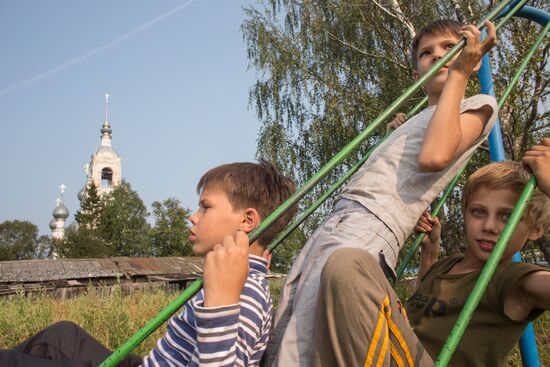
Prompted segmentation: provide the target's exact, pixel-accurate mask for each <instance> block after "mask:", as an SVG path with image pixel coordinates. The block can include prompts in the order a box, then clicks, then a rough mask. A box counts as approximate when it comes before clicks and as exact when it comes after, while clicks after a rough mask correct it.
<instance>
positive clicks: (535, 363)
mask: <svg viewBox="0 0 550 367" xmlns="http://www.w3.org/2000/svg"><path fill="white" fill-rule="evenodd" d="M513 5H514V4H510V5H509V6H508V7H506V8H505V9H504V10H503V11H502V12H501V13H500V14H499V16H498V17H501V16H503V15H505V14H506V13H507V12H508V11H509V10H510V9H511V8H512V7H513ZM515 16H519V17H522V18H526V19H529V20H532V21H534V22H536V23H538V24H540V25H542V26H545V25H546V24H547V23H548V22H549V21H550V15H549V14H548V13H546V12H544V11H541V10H539V9H536V8H533V7H530V6H524V7H523V8H522V9H521V10H519V11H518V12H517V13H516V14H515ZM498 17H497V18H498ZM485 33H486V32H485V30H483V34H484V36H485ZM482 60H483V61H482V65H481V67H480V70H479V81H480V84H481V93H484V94H489V95H492V96H495V91H494V88H493V78H492V73H491V68H490V64H489V56H488V54H485V55H484V56H483V59H482ZM489 152H490V157H491V161H502V160H504V159H505V156H504V147H503V144H502V133H501V130H500V121H499V120H498V119H497V121H496V123H495V126H494V127H493V130H491V133H490V134H489ZM513 260H514V261H516V262H520V261H521V255H520V253H516V254H514V256H513ZM519 345H520V350H521V359H522V362H523V365H524V366H526V367H540V365H541V364H540V358H539V354H538V350H537V343H536V340H535V332H534V330H533V324H532V323H529V325H528V326H527V328H526V329H525V331H524V333H523V336H522V337H521V339H520V341H519Z"/></svg>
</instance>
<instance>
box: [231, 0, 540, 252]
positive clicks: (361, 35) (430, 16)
mask: <svg viewBox="0 0 550 367" xmlns="http://www.w3.org/2000/svg"><path fill="white" fill-rule="evenodd" d="M530 5H532V6H535V7H538V8H542V9H543V10H546V11H548V10H549V9H550V5H549V3H548V2H545V1H541V0H535V1H533V2H532V3H530ZM492 6H494V2H493V1H491V2H490V4H487V2H484V1H481V0H474V1H471V0H469V1H465V0H452V1H443V0H426V1H422V2H411V1H403V0H387V1H383V2H382V1H378V0H350V1H345V2H343V1H327V0H322V1H310V0H305V1H300V2H295V1H288V0H265V1H264V3H263V6H261V5H260V6H258V7H249V8H247V9H245V12H246V15H247V19H246V20H245V21H244V23H243V25H242V31H243V37H244V40H245V42H246V43H247V46H248V49H247V50H248V58H249V60H250V66H251V67H252V68H253V69H255V70H256V71H257V73H258V77H257V81H256V83H255V84H254V85H253V86H252V88H251V90H250V104H251V105H252V106H253V107H255V109H256V112H257V116H258V118H259V120H260V121H261V129H260V134H259V139H258V150H257V155H258V156H262V157H265V158H267V159H269V160H272V161H274V162H275V163H276V164H277V165H278V167H279V168H280V169H282V170H283V171H284V172H285V173H287V174H289V175H291V176H293V177H295V178H296V180H297V183H298V184H299V185H301V184H303V183H304V182H305V181H306V180H307V179H309V178H310V177H311V176H312V175H313V174H315V173H316V172H317V171H318V170H319V168H320V167H322V166H323V165H324V164H325V163H326V162H327V161H328V160H329V159H331V158H332V157H333V156H334V155H335V154H336V153H337V152H338V151H339V150H340V149H341V148H342V147H343V146H344V145H345V144H347V143H348V142H349V141H351V140H352V139H353V138H354V137H355V136H356V135H357V134H358V133H359V132H360V131H362V130H363V129H364V128H365V127H366V126H367V124H368V122H369V121H372V120H373V119H374V118H375V117H376V116H377V115H378V114H379V113H380V112H382V111H383V110H384V109H385V107H387V106H388V105H389V104H390V103H391V102H392V101H393V100H394V99H395V98H396V97H397V96H399V95H400V94H401V93H402V91H403V90H405V88H406V87H408V86H409V85H410V84H412V79H411V75H412V72H413V65H412V63H411V60H410V57H409V51H410V50H409V45H410V43H411V39H412V37H413V36H414V35H415V34H416V31H417V29H419V28H420V27H422V26H423V25H424V24H426V23H427V22H429V21H431V20H435V19H438V18H455V19H456V18H458V19H459V20H463V21H466V22H469V23H472V22H478V21H479V19H481V18H482V16H483V15H485V14H486V13H487V12H488V10H489V8H490V7H492ZM540 31H541V28H540V26H538V25H535V24H533V23H531V22H529V21H527V20H523V19H513V20H512V21H511V22H510V23H509V25H507V26H506V27H505V29H504V30H503V31H502V32H500V34H499V44H498V45H497V47H496V50H495V51H494V52H493V54H492V56H493V68H494V72H495V90H496V92H497V95H499V93H502V91H503V90H504V88H505V87H506V86H507V85H508V84H509V83H510V79H511V77H512V75H513V70H514V69H515V68H517V65H518V64H519V62H520V61H519V60H521V58H522V57H523V56H524V55H525V54H526V53H527V51H528V50H529V48H530V47H531V45H532V43H533V42H534V39H535V38H536V37H537V36H538V33H539V32H540ZM549 54H550V46H549V42H548V40H546V41H545V42H544V44H543V45H542V46H541V47H540V50H539V51H538V52H537V54H536V56H535V58H534V59H533V61H532V62H531V63H530V65H529V67H528V69H527V70H526V72H525V73H524V74H523V75H522V77H521V78H520V81H519V84H518V86H517V88H516V89H515V91H514V93H513V94H512V95H511V96H510V98H509V99H508V101H507V103H506V105H505V107H504V109H503V113H501V118H502V124H503V133H504V138H505V143H506V147H507V153H508V156H509V157H510V158H513V159H517V158H519V157H521V155H522V154H523V152H524V151H525V149H526V148H527V147H529V146H530V145H531V144H532V143H534V142H535V141H537V140H539V139H540V137H541V136H542V135H544V134H546V135H547V134H548V132H549V131H550V130H549V119H550V116H549V114H550V112H549V111H548V106H549V105H550V104H549V103H548V102H549V97H548V96H549V93H550V88H548V83H550V78H549V75H548V73H549V69H548V59H549V57H548V56H549ZM470 84H471V85H470V87H469V90H468V94H473V93H476V91H477V90H478V89H477V84H478V82H477V80H476V79H475V78H473V82H472V83H470ZM421 97H422V93H418V95H416V96H415V97H413V98H412V99H411V100H410V101H409V102H407V104H405V105H404V106H403V107H402V110H403V111H408V110H409V109H410V108H411V107H412V106H413V105H414V104H415V103H416V102H417V101H418V100H419V99H420V98H421ZM381 133H382V132H381V131H380V132H379V133H378V134H374V135H373V136H372V137H371V138H369V139H368V140H367V141H366V142H365V144H364V146H363V147H361V148H360V149H359V151H358V152H356V153H355V154H352V155H351V156H350V158H349V159H347V160H346V161H345V162H344V163H343V164H342V166H341V167H340V168H337V169H336V170H335V171H334V172H333V173H332V174H331V175H329V176H328V177H327V179H326V180H324V182H322V183H321V184H320V185H318V186H317V187H316V188H315V189H314V190H313V191H312V193H311V195H310V196H308V197H306V199H305V200H304V201H303V203H302V205H304V206H307V205H309V203H310V202H311V201H312V200H313V198H314V197H317V196H318V195H319V193H320V192H321V191H324V190H325V189H326V188H327V187H328V186H329V185H330V184H331V183H332V182H334V181H335V180H336V179H337V178H338V177H340V176H341V175H342V173H343V172H344V171H346V170H347V169H349V167H350V166H351V165H352V164H353V163H355V162H356V161H357V159H358V158H359V157H360V156H362V155H363V154H364V153H365V152H366V151H367V150H368V149H369V148H370V147H372V146H373V145H374V144H376V143H377V142H378V141H379V138H380V135H381ZM477 154H478V155H477V156H476V159H474V160H473V162H474V163H473V165H472V167H470V168H469V172H471V171H473V170H474V169H476V168H477V167H479V166H480V165H482V164H484V163H486V162H487V161H488V155H487V153H486V152H485V151H481V152H479V153H477ZM460 196H461V188H460V186H459V188H458V189H457V191H456V192H454V193H453V196H452V198H451V199H450V201H449V202H448V204H447V206H446V207H445V210H444V215H443V217H444V218H442V220H443V222H444V223H446V226H445V228H444V232H443V238H444V239H445V241H446V244H447V245H448V251H449V252H451V253H452V252H456V251H457V249H459V248H460V245H462V244H463V243H464V238H463V229H462V216H461V213H460ZM331 204H332V203H331V202H327V204H326V205H325V206H324V207H322V208H321V209H320V210H319V214H317V216H316V217H314V218H312V220H310V221H309V223H308V224H307V225H306V226H305V227H304V230H305V233H306V234H310V233H311V232H312V230H313V229H314V228H316V227H317V225H318V224H319V220H320V218H322V217H323V216H324V215H325V214H326V212H327V211H328V210H329V209H330V206H331ZM547 253H548V251H547Z"/></svg>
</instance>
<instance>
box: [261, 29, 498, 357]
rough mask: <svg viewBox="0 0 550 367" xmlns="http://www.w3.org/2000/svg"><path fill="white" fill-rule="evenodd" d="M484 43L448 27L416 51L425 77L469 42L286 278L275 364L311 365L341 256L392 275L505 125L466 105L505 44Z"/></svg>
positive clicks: (273, 343) (273, 342)
mask: <svg viewBox="0 0 550 367" xmlns="http://www.w3.org/2000/svg"><path fill="white" fill-rule="evenodd" d="M486 25H487V30H488V36H487V38H486V39H485V40H484V41H483V42H481V41H480V32H479V30H478V29H477V28H476V27H475V26H473V25H466V26H462V25H460V24H459V23H457V22H455V21H452V20H440V21H436V22H434V23H431V24H429V25H427V26H426V27H425V28H423V29H422V30H420V31H419V32H418V33H417V35H416V37H415V39H414V40H413V42H412V53H413V60H414V63H415V65H416V72H415V78H418V77H420V76H422V75H424V74H425V73H427V72H428V70H429V69H430V68H431V67H432V66H433V65H434V64H435V63H436V62H437V61H439V60H440V59H441V57H442V56H443V55H444V54H445V53H446V52H447V51H449V50H450V49H451V48H452V47H453V46H454V45H455V44H456V43H457V42H458V41H459V40H460V39H461V38H465V39H466V46H465V47H464V49H463V50H462V51H461V52H460V53H459V54H457V55H456V56H455V57H454V58H453V59H452V60H450V61H449V62H448V63H447V64H446V65H445V66H443V67H442V68H441V69H440V70H439V71H438V72H437V73H436V74H435V75H434V76H433V78H432V79H430V80H429V81H428V82H427V83H426V84H425V86H424V88H425V90H426V93H427V95H428V104H429V106H428V107H427V108H426V109H424V110H423V111H421V112H420V113H419V114H417V115H416V116H414V117H412V118H411V119H410V120H409V121H407V123H405V124H403V126H401V127H399V128H398V129H396V131H395V132H394V133H393V134H392V135H390V136H389V137H388V138H387V139H386V140H385V141H384V142H383V143H382V144H380V146H379V147H378V148H377V149H376V150H374V152H373V153H372V154H371V156H370V157H369V159H368V160H367V161H366V162H365V163H364V165H363V166H362V167H361V169H360V170H359V171H358V172H357V173H356V174H355V175H354V176H353V177H352V179H351V180H350V182H349V183H348V184H347V185H346V186H345V187H344V188H343V190H342V193H341V195H340V196H339V198H338V199H337V201H336V203H335V205H334V208H333V210H332V212H331V214H330V215H329V216H328V217H327V219H326V221H325V222H324V223H323V224H322V225H321V226H320V227H319V228H318V229H317V231H316V232H315V233H314V234H313V235H312V237H311V238H310V239H309V241H308V242H307V244H306V245H305V246H304V248H303V249H302V251H301V253H300V254H299V256H298V257H297V259H296V261H295V262H294V264H293V266H292V268H291V270H290V272H289V273H288V275H287V278H286V281H285V285H284V287H283V289H282V292H281V298H280V300H279V305H278V307H277V313H276V316H275V328H274V332H273V335H272V337H271V339H270V343H269V346H268V349H267V352H266V361H267V365H269V366H272V365H276V366H284V367H288V366H310V365H311V364H312V361H313V340H314V338H313V335H314V315H315V309H316V306H315V304H316V302H317V294H318V289H319V277H320V272H321V269H322V267H323V265H324V264H325V262H326V260H327V258H328V256H329V255H330V254H331V253H332V252H333V251H335V250H336V249H339V248H342V247H352V248H360V249H365V250H367V251H368V252H370V253H371V254H373V255H374V256H375V258H376V259H377V260H378V263H379V265H380V266H381V267H382V269H383V270H384V272H385V273H386V274H387V275H388V276H395V273H394V267H395V265H396V262H397V258H398V254H399V251H400V249H401V246H402V245H403V243H404V241H405V239H406V237H407V236H408V234H409V233H410V232H411V231H412V230H413V229H414V227H415V225H416V222H417V221H418V218H420V216H421V215H422V213H423V212H424V210H425V209H426V208H427V207H428V205H429V204H430V203H431V202H432V201H433V199H434V198H435V197H436V196H437V195H438V194H439V193H440V192H441V191H442V190H443V188H444V187H445V186H446V185H447V184H448V183H449V182H450V181H451V179H452V178H453V177H454V176H455V174H456V173H457V171H458V170H459V168H460V167H462V165H463V164H464V163H465V162H466V161H467V159H468V158H469V157H470V156H471V155H472V154H473V152H474V151H475V149H476V148H477V147H478V146H479V145H480V144H481V143H482V141H483V140H484V139H485V138H486V136H487V135H488V133H489V131H490V130H491V128H492V126H493V124H494V122H495V120H496V116H497V103H496V101H495V99H494V98H493V97H491V96H488V95H476V96H473V97H470V98H464V93H465V91H466V85H467V83H468V79H469V77H470V75H471V74H472V73H473V72H475V71H477V70H478V68H479V66H480V60H481V56H482V55H483V54H484V53H485V52H487V51H488V50H489V49H490V48H491V47H492V46H493V45H494V44H495V43H496V32H495V27H494V25H493V24H492V23H490V22H486Z"/></svg>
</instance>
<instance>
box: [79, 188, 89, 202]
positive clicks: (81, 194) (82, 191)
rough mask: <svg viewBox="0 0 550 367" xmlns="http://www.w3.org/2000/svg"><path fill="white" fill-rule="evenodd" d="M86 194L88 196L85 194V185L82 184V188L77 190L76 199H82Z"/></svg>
mask: <svg viewBox="0 0 550 367" xmlns="http://www.w3.org/2000/svg"><path fill="white" fill-rule="evenodd" d="M86 196H88V195H87V194H86V185H84V187H83V188H81V189H80V191H79V192H78V195H77V197H78V201H82V200H85V199H86Z"/></svg>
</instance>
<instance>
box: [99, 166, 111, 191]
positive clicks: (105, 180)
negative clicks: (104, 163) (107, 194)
mask: <svg viewBox="0 0 550 367" xmlns="http://www.w3.org/2000/svg"><path fill="white" fill-rule="evenodd" d="M112 185H113V170H112V169H111V168H109V167H105V168H103V169H102V170H101V187H102V188H104V189H108V188H110V187H111V186H112Z"/></svg>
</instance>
